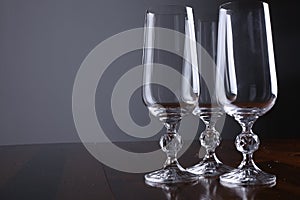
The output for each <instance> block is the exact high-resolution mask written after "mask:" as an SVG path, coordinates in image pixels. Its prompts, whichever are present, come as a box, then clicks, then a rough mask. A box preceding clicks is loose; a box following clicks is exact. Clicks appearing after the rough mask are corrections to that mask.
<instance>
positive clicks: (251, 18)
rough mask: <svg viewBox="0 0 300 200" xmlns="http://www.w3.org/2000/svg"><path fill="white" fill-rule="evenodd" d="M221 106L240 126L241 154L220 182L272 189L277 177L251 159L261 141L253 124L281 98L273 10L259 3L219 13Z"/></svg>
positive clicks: (237, 5) (230, 7)
mask: <svg viewBox="0 0 300 200" xmlns="http://www.w3.org/2000/svg"><path fill="white" fill-rule="evenodd" d="M217 75H218V78H217V83H216V86H217V100H218V102H219V103H220V104H221V105H222V106H223V109H224V111H225V112H226V113H227V114H228V115H230V116H232V117H234V119H235V120H236V121H237V122H238V123H239V124H240V126H241V128H242V132H241V133H240V134H239V135H238V136H237V137H236V139H235V145H236V148H237V150H238V151H240V152H241V153H242V154H243V160H242V162H241V163H240V165H239V166H238V168H237V169H234V170H232V171H231V172H229V173H225V174H223V175H221V176H220V182H221V183H224V184H226V185H228V184H229V185H232V184H234V185H272V184H274V183H276V176H275V175H272V174H268V173H266V172H264V171H262V170H261V169H259V168H258V167H257V166H256V164H255V163H254V161H253V153H254V152H255V151H256V150H257V149H258V148H259V144H260V141H259V138H258V136H257V135H256V134H254V133H253V131H252V126H253V124H254V123H255V121H256V120H257V119H258V118H259V117H260V116H262V115H264V114H265V113H267V112H268V111H269V110H270V109H271V108H272V107H273V105H274V104H275V101H276V98H277V90H278V89H277V78H276V68H275V57H274V49H273V42H272V31H271V20H270V13H269V6H268V4H267V3H265V2H261V1H239V2H237V1H236V2H230V3H225V4H222V5H221V6H220V8H219V28H218V54H217Z"/></svg>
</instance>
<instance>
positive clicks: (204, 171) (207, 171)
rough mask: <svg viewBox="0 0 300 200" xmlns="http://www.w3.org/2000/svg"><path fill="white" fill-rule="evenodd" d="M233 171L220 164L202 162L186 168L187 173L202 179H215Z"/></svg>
mask: <svg viewBox="0 0 300 200" xmlns="http://www.w3.org/2000/svg"><path fill="white" fill-rule="evenodd" d="M231 170H233V168H232V167H230V166H227V165H225V164H223V163H222V162H217V161H215V160H213V161H207V160H203V161H201V162H199V163H198V164H196V165H194V166H192V167H189V168H187V171H189V172H191V173H193V174H197V175H200V176H203V177H216V176H220V175H222V174H224V173H227V172H230V171H231Z"/></svg>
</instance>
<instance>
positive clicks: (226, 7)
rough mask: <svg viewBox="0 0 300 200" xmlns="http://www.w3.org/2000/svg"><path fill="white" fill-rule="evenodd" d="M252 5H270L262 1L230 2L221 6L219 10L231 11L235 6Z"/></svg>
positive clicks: (236, 0) (235, 0)
mask: <svg viewBox="0 0 300 200" xmlns="http://www.w3.org/2000/svg"><path fill="white" fill-rule="evenodd" d="M250 4H251V5H255V6H258V5H269V4H268V3H267V2H265V1H262V0H256V1H253V0H244V1H238V0H234V1H229V2H226V3H222V4H221V5H220V6H219V9H224V10H230V9H231V8H232V6H234V5H250Z"/></svg>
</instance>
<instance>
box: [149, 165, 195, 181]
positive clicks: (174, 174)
mask: <svg viewBox="0 0 300 200" xmlns="http://www.w3.org/2000/svg"><path fill="white" fill-rule="evenodd" d="M144 177H145V180H146V181H147V183H151V182H152V183H158V184H160V183H162V184H168V183H190V182H195V181H198V180H199V176H197V175H196V174H193V173H190V172H188V171H186V170H185V169H183V168H182V167H180V166H167V167H165V168H163V169H160V170H157V171H154V172H151V173H148V174H146V175H145V176H144Z"/></svg>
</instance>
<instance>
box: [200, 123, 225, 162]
mask: <svg viewBox="0 0 300 200" xmlns="http://www.w3.org/2000/svg"><path fill="white" fill-rule="evenodd" d="M204 123H205V125H206V129H205V131H203V132H202V133H201V135H200V142H201V145H202V146H203V147H205V149H206V155H205V157H204V160H216V155H215V149H216V147H217V146H219V144H220V141H221V137H220V133H219V132H218V131H217V130H216V129H215V122H214V121H210V122H204Z"/></svg>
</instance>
